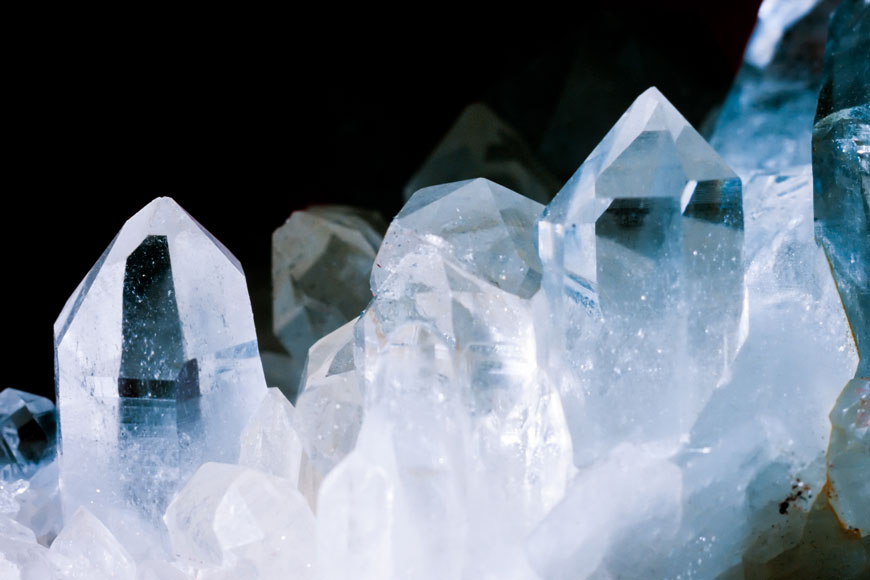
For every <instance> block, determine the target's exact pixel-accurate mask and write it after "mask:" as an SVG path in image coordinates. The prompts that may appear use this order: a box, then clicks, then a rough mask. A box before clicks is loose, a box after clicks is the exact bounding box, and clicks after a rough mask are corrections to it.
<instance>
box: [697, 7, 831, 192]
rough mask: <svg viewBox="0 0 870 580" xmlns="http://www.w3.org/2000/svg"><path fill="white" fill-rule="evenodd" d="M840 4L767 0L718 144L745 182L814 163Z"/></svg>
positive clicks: (719, 122) (715, 137)
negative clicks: (826, 64) (819, 106)
mask: <svg viewBox="0 0 870 580" xmlns="http://www.w3.org/2000/svg"><path fill="white" fill-rule="evenodd" d="M836 5H837V2H836V0H765V1H764V2H762V4H761V7H760V8H759V10H758V21H757V23H756V26H755V30H754V31H753V33H752V38H751V39H750V41H749V45H748V46H747V47H746V52H745V55H744V61H743V66H742V67H741V69H740V72H739V73H738V75H737V78H736V79H735V81H734V84H733V86H732V88H731V91H730V92H729V94H728V97H727V98H726V100H725V103H723V105H722V109H721V110H720V111H719V112H718V117H717V118H716V120H715V127H714V129H713V131H712V135H711V136H710V144H711V145H712V146H713V148H714V149H716V151H718V152H719V153H720V154H721V155H722V157H723V158H724V159H725V161H726V162H727V163H728V164H729V165H730V166H731V167H732V168H733V169H734V170H735V171H736V172H737V173H738V174H739V175H740V176H741V177H742V178H743V179H744V180H746V179H748V178H749V177H750V175H751V174H752V173H753V172H754V171H768V172H769V171H773V170H778V169H785V168H787V167H791V166H795V165H804V164H808V163H810V137H811V135H812V125H813V115H814V112H815V109H816V100H817V98H818V94H819V88H820V86H821V71H822V60H823V56H824V46H825V38H826V36H827V28H828V18H829V17H830V14H831V12H832V11H833V9H834V8H835V7H836Z"/></svg>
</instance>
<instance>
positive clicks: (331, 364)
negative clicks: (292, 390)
mask: <svg viewBox="0 0 870 580" xmlns="http://www.w3.org/2000/svg"><path fill="white" fill-rule="evenodd" d="M356 320H357V319H354V320H352V321H351V322H348V323H347V324H345V325H344V326H342V327H340V328H338V329H336V330H334V331H332V332H331V333H329V334H328V335H326V336H325V337H323V338H322V339H320V340H319V341H317V342H316V343H314V346H312V347H311V349H310V350H309V351H308V360H307V362H306V366H305V374H304V377H303V382H302V389H301V391H300V393H299V397H298V398H297V399H296V411H297V413H296V415H297V418H298V421H299V426H300V431H301V433H302V434H303V436H304V440H305V445H306V449H307V451H308V454H309V456H310V457H311V460H312V462H313V463H314V465H315V466H316V468H317V469H318V470H319V471H320V472H321V473H323V474H327V473H329V472H330V471H331V470H332V468H333V467H335V465H336V464H337V463H338V462H339V461H341V459H342V458H344V457H345V456H346V455H347V454H349V453H350V452H351V451H352V450H353V448H354V446H355V445H356V439H357V436H358V435H359V430H360V426H361V425H362V416H363V410H362V393H361V391H360V377H359V373H357V369H356V366H355V364H354V357H353V339H354V337H353V329H354V325H355V324H356Z"/></svg>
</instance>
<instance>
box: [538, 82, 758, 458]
mask: <svg viewBox="0 0 870 580" xmlns="http://www.w3.org/2000/svg"><path fill="white" fill-rule="evenodd" d="M538 234H539V250H540V255H541V260H542V262H543V272H544V278H543V280H544V282H543V287H544V291H545V293H546V296H547V307H548V312H547V316H546V317H545V319H546V320H548V321H549V324H550V325H551V326H550V327H549V329H548V330H546V331H545V332H544V335H543V337H542V339H541V340H542V346H543V347H544V349H545V351H546V353H547V354H546V355H545V359H544V360H545V361H546V362H545V365H546V366H547V367H548V368H550V369H553V370H554V375H555V376H556V377H557V379H556V380H558V381H559V383H560V389H561V392H562V396H563V400H564V402H565V405H566V412H567V413H568V419H569V423H570V425H571V429H572V436H573V438H574V450H575V461H576V462H577V463H578V465H582V464H583V463H584V462H587V461H589V460H591V459H593V458H594V457H596V456H597V454H598V453H600V452H601V451H604V450H606V449H607V448H609V447H612V446H614V445H615V444H616V443H617V442H618V441H632V442H638V443H639V442H645V441H650V440H668V441H670V442H671V443H672V444H673V445H676V444H677V443H678V442H679V441H680V439H681V438H682V437H684V436H685V434H686V433H688V430H689V429H690V428H691V426H692V424H693V422H694V420H695V419H696V418H697V416H698V413H699V412H700V410H701V409H702V408H703V406H704V405H705V404H706V402H707V401H708V400H709V397H710V395H711V394H712V392H713V390H714V389H715V388H716V387H717V386H718V385H720V384H721V383H722V381H723V380H725V378H726V377H727V375H728V372H729V368H730V364H731V361H732V360H733V358H734V355H735V354H736V352H737V350H738V349H739V347H740V345H741V344H742V341H743V339H744V338H745V333H746V329H745V325H744V324H742V322H741V321H742V316H743V302H744V288H743V208H742V198H741V185H740V179H739V178H738V177H737V175H736V174H734V172H733V171H732V170H731V169H730V168H728V166H727V165H726V164H725V163H724V162H723V161H722V159H721V158H720V157H719V156H718V155H717V154H716V153H715V152H714V151H713V149H712V148H710V146H709V145H708V144H707V143H706V142H705V141H704V140H703V138H702V137H701V136H700V135H699V134H698V133H697V132H696V131H695V130H694V129H693V128H692V127H691V126H689V124H688V123H687V122H686V120H685V119H684V118H683V117H682V116H681V115H680V114H679V112H678V111H677V110H676V109H675V108H674V107H673V105H671V104H670V103H669V102H668V101H667V100H666V99H665V98H664V97H663V96H662V94H661V93H660V92H659V91H658V90H656V89H655V88H651V89H649V90H647V91H646V92H644V93H643V94H642V95H641V96H640V97H638V98H637V100H636V101H635V102H634V103H633V104H632V106H631V107H630V108H629V109H628V111H626V113H625V114H624V115H623V116H622V117H621V118H620V119H619V121H618V122H617V123H616V125H615V126H614V127H613V129H611V131H610V132H609V133H608V134H607V135H606V136H605V137H604V139H603V140H602V142H601V143H600V144H599V145H598V147H596V148H595V149H594V150H593V152H592V153H591V154H590V156H589V157H588V158H587V159H586V161H585V162H584V163H583V164H582V165H581V166H580V168H579V169H578V170H577V172H576V173H575V174H574V176H573V177H572V178H571V179H570V180H569V181H568V183H567V184H566V185H565V186H564V187H563V188H562V191H560V192H559V194H558V195H557V196H556V198H555V199H554V200H553V201H552V202H551V203H550V205H549V206H547V209H546V211H545V212H544V214H543V215H542V217H541V219H540V220H539V222H538ZM560 357H562V360H561V361H560V360H559V358H560ZM616 426H619V427H618V428H616Z"/></svg>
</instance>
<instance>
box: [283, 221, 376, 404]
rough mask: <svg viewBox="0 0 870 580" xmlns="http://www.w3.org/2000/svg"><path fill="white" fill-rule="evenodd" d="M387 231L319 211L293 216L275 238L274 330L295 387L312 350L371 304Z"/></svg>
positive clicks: (369, 223) (368, 223)
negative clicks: (289, 361) (376, 263)
mask: <svg viewBox="0 0 870 580" xmlns="http://www.w3.org/2000/svg"><path fill="white" fill-rule="evenodd" d="M385 229H386V228H385V226H384V225H383V223H382V221H381V219H380V217H379V216H377V215H376V214H374V213H371V212H364V211H362V210H357V209H354V208H350V207H344V206H316V207H311V208H309V209H307V210H303V211H296V212H293V215H291V216H290V219H288V220H287V222H286V223H285V224H284V225H283V226H281V227H280V228H278V229H277V230H275V232H274V233H273V234H272V287H273V292H274V295H273V297H274V300H273V305H272V310H273V324H274V330H275V336H277V337H278V339H279V340H280V341H281V344H282V345H283V346H284V348H286V349H287V352H289V353H290V356H291V357H292V359H293V361H294V363H295V365H296V367H295V370H294V374H295V377H296V380H295V383H297V384H298V381H299V377H300V375H301V372H302V366H303V363H304V361H305V356H306V355H307V354H308V349H309V347H311V345H312V344H314V343H315V342H316V341H317V340H318V339H320V338H322V337H323V336H326V335H327V334H329V333H330V332H332V331H333V330H335V329H336V328H338V327H339V326H341V325H342V324H344V323H346V322H347V321H349V320H351V319H353V318H355V317H356V316H358V315H359V313H360V312H361V311H362V309H363V308H365V306H366V304H368V302H369V300H371V297H372V296H371V292H370V291H369V288H368V284H367V280H368V278H369V276H370V275H371V269H372V262H373V261H374V257H375V254H376V253H377V251H378V246H380V243H381V238H382V233H383V231H384V230H385ZM293 394H294V395H295V393H293Z"/></svg>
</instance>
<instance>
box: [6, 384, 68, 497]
mask: <svg viewBox="0 0 870 580" xmlns="http://www.w3.org/2000/svg"><path fill="white" fill-rule="evenodd" d="M56 448H57V416H56V413H55V408H54V404H53V403H52V402H51V401H49V400H48V399H46V398H44V397H40V396H38V395H31V394H30V393H25V392H23V391H19V390H17V389H10V388H7V389H4V390H3V391H2V392H0V480H11V479H13V478H18V477H28V476H29V475H32V474H33V473H34V472H35V471H36V469H37V467H38V466H39V464H40V463H41V462H43V461H45V460H46V459H51V458H53V457H54V453H55V449H56Z"/></svg>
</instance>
